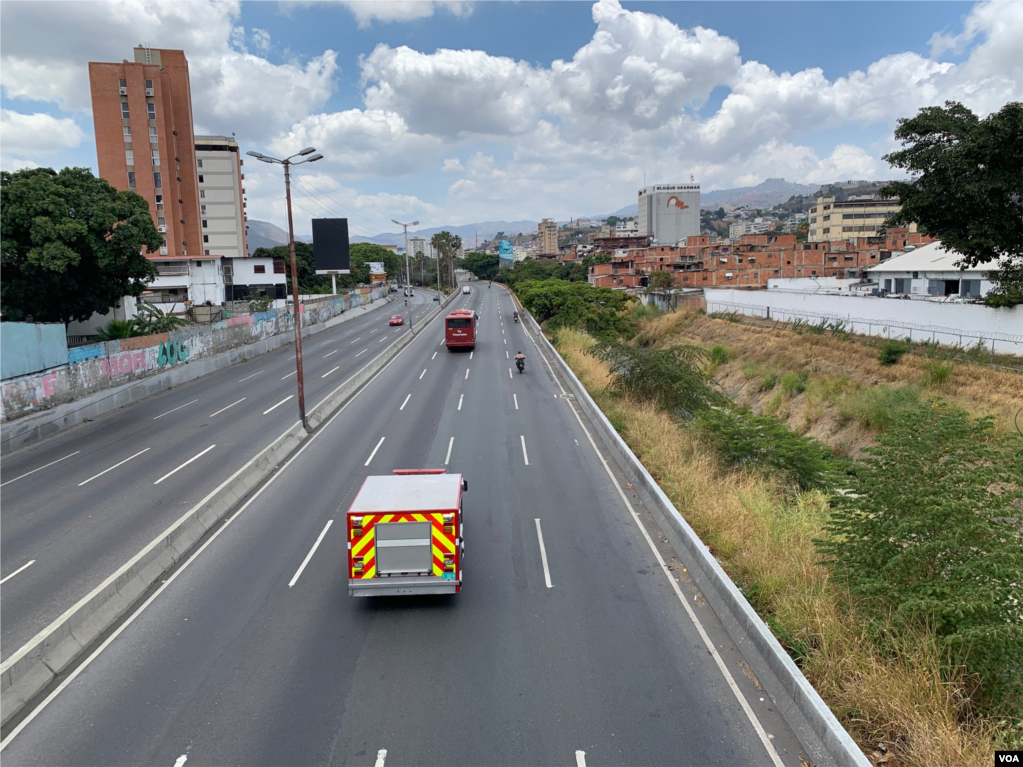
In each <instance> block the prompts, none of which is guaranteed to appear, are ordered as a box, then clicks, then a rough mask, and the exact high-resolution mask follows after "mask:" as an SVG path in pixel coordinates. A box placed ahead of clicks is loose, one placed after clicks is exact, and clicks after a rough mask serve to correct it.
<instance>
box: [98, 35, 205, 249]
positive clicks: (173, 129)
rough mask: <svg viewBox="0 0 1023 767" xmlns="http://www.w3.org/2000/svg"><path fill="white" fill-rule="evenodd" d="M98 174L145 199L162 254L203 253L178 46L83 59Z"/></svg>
mask: <svg viewBox="0 0 1023 767" xmlns="http://www.w3.org/2000/svg"><path fill="white" fill-rule="evenodd" d="M89 86H90V90H91V91H92V119H93V124H94V125H95V128H96V154H97V155H98V160H99V175H100V176H101V177H102V178H104V179H106V180H107V181H108V182H109V183H110V185H111V186H113V187H116V188H117V189H131V190H133V191H135V192H138V193H139V194H140V195H142V196H143V197H144V198H146V200H147V201H148V202H149V210H150V211H151V212H152V213H153V220H154V222H155V223H156V225H157V227H158V228H159V229H160V231H161V232H162V233H163V235H164V240H165V247H164V248H161V250H160V255H163V256H176V257H179V258H181V257H185V256H201V255H203V241H202V230H201V227H200V218H199V186H198V180H197V173H196V164H195V139H194V136H193V131H192V93H191V87H190V84H189V79H188V61H187V60H186V59H185V53H184V51H172V50H161V49H158V48H148V47H143V46H139V47H137V48H135V61H134V63H132V62H130V61H128V60H127V59H125V60H124V61H123V62H122V63H120V64H106V63H101V62H92V61H90V62H89Z"/></svg>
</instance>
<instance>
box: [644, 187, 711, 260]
mask: <svg viewBox="0 0 1023 767" xmlns="http://www.w3.org/2000/svg"><path fill="white" fill-rule="evenodd" d="M699 233H700V185H699V184H697V183H689V184H655V185H653V186H648V187H645V188H643V189H640V190H639V217H638V234H641V235H650V236H652V237H653V238H654V239H653V244H654V245H675V244H677V243H678V242H680V241H681V240H684V239H685V238H686V237H695V236H697V235H698V234H699Z"/></svg>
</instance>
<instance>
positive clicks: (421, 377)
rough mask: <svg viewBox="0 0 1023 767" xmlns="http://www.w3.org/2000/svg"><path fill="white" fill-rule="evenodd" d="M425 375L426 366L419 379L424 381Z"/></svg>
mask: <svg viewBox="0 0 1023 767" xmlns="http://www.w3.org/2000/svg"><path fill="white" fill-rule="evenodd" d="M425 375H426V368H423V372H422V373H420V374H419V380H420V381H422V380H423V376H425Z"/></svg>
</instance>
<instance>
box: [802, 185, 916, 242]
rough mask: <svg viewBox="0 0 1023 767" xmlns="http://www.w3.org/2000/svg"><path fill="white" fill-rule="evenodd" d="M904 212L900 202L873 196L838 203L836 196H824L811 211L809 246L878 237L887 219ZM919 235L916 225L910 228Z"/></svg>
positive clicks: (818, 199)
mask: <svg viewBox="0 0 1023 767" xmlns="http://www.w3.org/2000/svg"><path fill="white" fill-rule="evenodd" d="M901 208H902V205H901V204H900V203H899V200H898V199H888V200H885V199H881V198H879V197H875V196H874V195H857V196H854V198H853V199H851V200H848V201H846V202H838V201H836V200H835V197H834V195H822V196H820V197H818V198H817V204H816V205H814V206H813V207H812V208H810V232H809V236H808V239H809V240H810V242H832V241H835V240H845V239H848V238H849V237H877V236H878V233H879V232H880V230H881V229H882V228H884V222H885V219H886V218H888V217H889V216H892V215H894V214H895V213H898V212H899V210H900V209H901ZM909 231H910V232H916V224H910V226H909Z"/></svg>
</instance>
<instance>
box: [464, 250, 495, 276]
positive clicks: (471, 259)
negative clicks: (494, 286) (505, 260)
mask: <svg viewBox="0 0 1023 767" xmlns="http://www.w3.org/2000/svg"><path fill="white" fill-rule="evenodd" d="M500 265H501V259H500V257H499V256H498V255H497V254H494V255H487V254H486V253H475V252H473V253H466V254H465V258H463V259H462V268H463V269H468V270H469V271H470V272H472V273H473V274H474V275H475V276H476V279H478V280H492V279H494V278H495V277H497V272H498V269H499V267H500Z"/></svg>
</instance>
